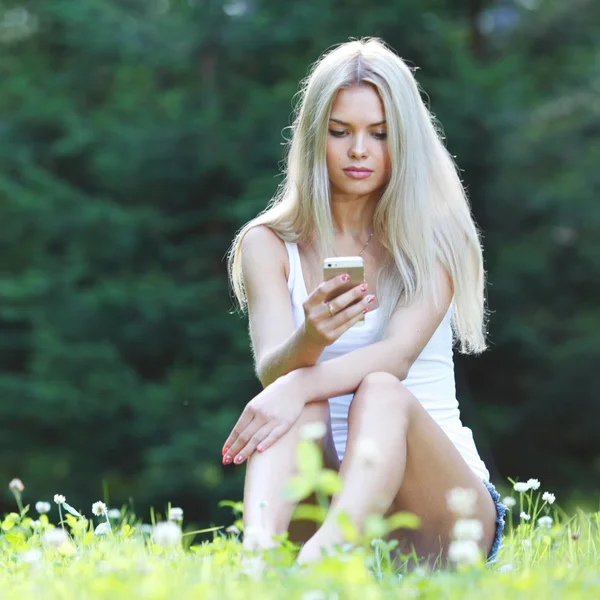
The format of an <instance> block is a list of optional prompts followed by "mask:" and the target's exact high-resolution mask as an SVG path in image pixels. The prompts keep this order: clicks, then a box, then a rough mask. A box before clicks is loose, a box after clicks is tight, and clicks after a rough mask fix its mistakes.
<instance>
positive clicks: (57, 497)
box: [54, 494, 66, 504]
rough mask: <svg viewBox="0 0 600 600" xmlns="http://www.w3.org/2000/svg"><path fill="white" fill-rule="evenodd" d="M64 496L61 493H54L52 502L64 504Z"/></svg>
mask: <svg viewBox="0 0 600 600" xmlns="http://www.w3.org/2000/svg"><path fill="white" fill-rule="evenodd" d="M65 500H66V498H65V497H64V496H63V495H62V494H54V502H56V504H64V503H65Z"/></svg>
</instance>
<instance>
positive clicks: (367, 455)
mask: <svg viewBox="0 0 600 600" xmlns="http://www.w3.org/2000/svg"><path fill="white" fill-rule="evenodd" d="M356 454H357V456H358V457H359V459H360V460H361V461H362V462H363V463H364V464H366V465H369V466H375V465H377V464H379V462H381V458H380V454H379V450H378V448H377V444H376V443H375V442H374V441H373V440H372V439H370V438H362V439H360V440H358V445H357V446H356Z"/></svg>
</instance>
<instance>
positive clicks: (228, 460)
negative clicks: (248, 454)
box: [223, 456, 231, 465]
mask: <svg viewBox="0 0 600 600" xmlns="http://www.w3.org/2000/svg"><path fill="white" fill-rule="evenodd" d="M230 462H231V456H224V457H223V464H224V465H228V464H229V463H230Z"/></svg>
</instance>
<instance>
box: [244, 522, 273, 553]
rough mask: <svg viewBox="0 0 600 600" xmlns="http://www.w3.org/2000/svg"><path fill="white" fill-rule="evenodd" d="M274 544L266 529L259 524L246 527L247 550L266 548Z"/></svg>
mask: <svg viewBox="0 0 600 600" xmlns="http://www.w3.org/2000/svg"><path fill="white" fill-rule="evenodd" d="M272 545H273V541H272V539H271V536H270V535H269V533H268V532H267V530H266V529H264V528H263V527H260V526H258V525H250V526H249V527H246V528H245V529H244V548H245V549H246V550H264V549H266V548H270V547H271V546H272Z"/></svg>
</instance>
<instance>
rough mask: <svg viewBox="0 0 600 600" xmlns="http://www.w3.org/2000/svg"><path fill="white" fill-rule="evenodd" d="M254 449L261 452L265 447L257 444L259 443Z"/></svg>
mask: <svg viewBox="0 0 600 600" xmlns="http://www.w3.org/2000/svg"><path fill="white" fill-rule="evenodd" d="M256 449H257V450H258V451H259V452H262V451H263V450H264V449H265V447H264V446H263V445H262V444H259V445H258V446H257V447H256Z"/></svg>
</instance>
